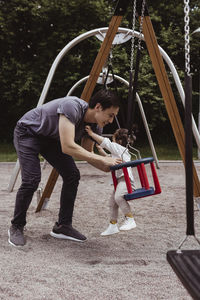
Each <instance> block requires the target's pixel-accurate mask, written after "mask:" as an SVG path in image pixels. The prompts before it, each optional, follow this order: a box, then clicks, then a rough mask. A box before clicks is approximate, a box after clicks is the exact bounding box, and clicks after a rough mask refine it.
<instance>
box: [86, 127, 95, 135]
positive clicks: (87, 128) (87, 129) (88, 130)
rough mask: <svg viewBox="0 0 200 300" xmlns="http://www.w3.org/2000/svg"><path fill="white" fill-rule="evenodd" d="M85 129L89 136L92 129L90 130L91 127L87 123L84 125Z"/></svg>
mask: <svg viewBox="0 0 200 300" xmlns="http://www.w3.org/2000/svg"><path fill="white" fill-rule="evenodd" d="M85 130H86V131H87V133H88V134H89V136H91V135H92V133H93V131H92V129H91V127H90V126H89V125H86V126H85Z"/></svg>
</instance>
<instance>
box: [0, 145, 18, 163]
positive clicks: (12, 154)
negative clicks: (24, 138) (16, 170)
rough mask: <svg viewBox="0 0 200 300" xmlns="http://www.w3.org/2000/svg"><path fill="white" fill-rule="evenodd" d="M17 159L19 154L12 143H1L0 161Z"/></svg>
mask: <svg viewBox="0 0 200 300" xmlns="http://www.w3.org/2000/svg"><path fill="white" fill-rule="evenodd" d="M16 160H17V154H16V151H15V148H14V146H13V145H12V144H6V143H0V162H10V161H11V162H13V161H16Z"/></svg>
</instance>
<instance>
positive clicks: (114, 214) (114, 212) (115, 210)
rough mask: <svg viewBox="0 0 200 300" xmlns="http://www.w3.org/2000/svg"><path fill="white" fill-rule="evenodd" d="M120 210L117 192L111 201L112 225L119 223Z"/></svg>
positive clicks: (113, 194)
mask: <svg viewBox="0 0 200 300" xmlns="http://www.w3.org/2000/svg"><path fill="white" fill-rule="evenodd" d="M118 210H119V206H118V204H117V203H116V202H115V192H114V191H113V193H112V194H111V197H110V200H109V211H110V223H112V224H116V223H117V218H118Z"/></svg>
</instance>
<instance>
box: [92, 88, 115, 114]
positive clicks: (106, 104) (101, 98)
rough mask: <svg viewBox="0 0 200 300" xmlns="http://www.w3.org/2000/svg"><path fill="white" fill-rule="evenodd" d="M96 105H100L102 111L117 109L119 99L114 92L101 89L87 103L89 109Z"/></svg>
mask: <svg viewBox="0 0 200 300" xmlns="http://www.w3.org/2000/svg"><path fill="white" fill-rule="evenodd" d="M97 103H100V104H101V106H102V108H103V110H105V109H107V108H110V107H111V106H114V107H119V105H120V99H119V97H118V95H117V94H116V92H113V91H111V90H106V89H101V90H99V91H98V92H97V93H96V94H94V96H92V98H91V99H90V101H89V107H90V108H94V107H95V106H96V104H97Z"/></svg>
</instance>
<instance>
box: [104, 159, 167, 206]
mask: <svg viewBox="0 0 200 300" xmlns="http://www.w3.org/2000/svg"><path fill="white" fill-rule="evenodd" d="M146 164H150V167H151V173H152V177H153V182H154V187H150V186H149V181H148V177H147V173H146V169H145V165H146ZM128 167H132V168H133V167H137V171H138V175H139V178H140V183H141V188H138V189H136V190H134V191H133V189H132V186H131V182H130V178H129V176H128V171H127V168H128ZM119 169H122V170H123V173H124V179H125V182H126V186H127V191H128V193H127V194H125V195H124V199H125V200H127V201H129V200H133V199H138V198H143V197H147V196H152V195H156V194H160V193H161V188H160V183H159V180H158V176H157V173H156V169H155V166H154V158H153V157H148V158H143V159H138V160H132V161H129V162H125V163H121V164H118V165H116V166H112V167H110V170H111V173H112V179H113V184H114V188H115V189H116V187H117V178H116V175H115V171H116V170H119Z"/></svg>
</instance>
